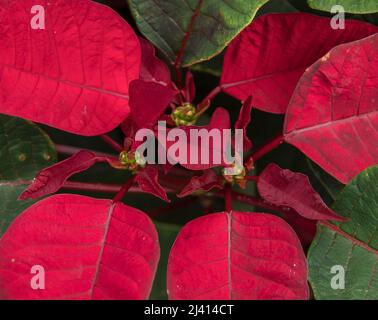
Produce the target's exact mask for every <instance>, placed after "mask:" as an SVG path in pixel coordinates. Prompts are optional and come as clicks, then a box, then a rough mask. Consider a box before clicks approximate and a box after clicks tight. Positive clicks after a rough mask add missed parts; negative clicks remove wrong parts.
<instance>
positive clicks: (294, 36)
mask: <svg viewBox="0 0 378 320" xmlns="http://www.w3.org/2000/svg"><path fill="white" fill-rule="evenodd" d="M376 32H378V28H377V27H375V26H373V25H370V24H367V23H363V22H359V21H353V20H348V21H346V25H345V29H344V30H342V29H341V30H340V29H337V30H334V29H332V28H331V26H330V19H328V18H323V17H317V16H314V15H309V14H303V13H290V14H270V15H265V16H262V17H259V18H258V19H256V20H255V21H254V22H252V24H251V25H250V26H249V27H248V28H246V29H245V30H244V31H243V32H242V33H241V34H240V35H239V36H238V37H237V38H236V39H235V40H234V41H233V42H232V43H231V45H230V46H229V47H228V49H227V52H226V56H225V60H224V65H223V71H222V79H221V85H222V87H223V89H224V90H225V91H226V92H227V93H229V94H231V95H233V96H234V97H236V98H238V99H240V100H245V99H246V98H247V97H248V96H249V95H253V104H254V107H256V108H258V109H260V110H263V111H267V112H272V113H285V111H286V108H287V105H288V103H289V100H290V97H291V95H292V93H293V91H294V89H295V86H296V84H297V82H298V80H299V79H300V77H301V76H302V74H303V72H304V71H305V69H306V68H307V67H309V66H310V65H312V64H313V63H314V62H315V61H316V60H318V59H319V58H321V57H322V56H323V55H324V54H326V53H327V52H328V51H329V50H330V49H332V48H333V47H335V46H337V45H339V44H342V43H346V42H351V41H354V40H358V39H362V38H364V37H367V36H369V35H371V34H374V33H376Z"/></svg>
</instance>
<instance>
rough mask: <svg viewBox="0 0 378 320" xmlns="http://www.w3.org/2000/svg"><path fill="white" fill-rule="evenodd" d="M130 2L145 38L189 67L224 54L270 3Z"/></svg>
mask: <svg viewBox="0 0 378 320" xmlns="http://www.w3.org/2000/svg"><path fill="white" fill-rule="evenodd" d="M128 1H129V5H130V9H131V12H132V14H133V16H134V18H135V20H136V22H137V25H138V27H139V29H140V31H141V32H142V33H143V34H144V36H145V37H146V38H148V39H149V40H150V41H151V42H152V43H153V44H155V46H156V47H158V48H159V49H160V50H161V51H162V52H163V53H164V54H165V55H166V57H167V58H168V60H169V61H170V62H171V63H172V64H174V63H175V62H176V64H177V65H178V64H179V63H181V64H182V65H183V66H189V65H192V64H194V63H197V62H201V61H204V60H209V59H210V58H212V57H213V56H215V55H217V54H218V53H220V52H221V51H222V50H223V49H224V48H225V47H226V46H227V44H228V43H229V42H230V41H231V40H232V39H233V38H234V37H235V36H236V35H237V34H238V33H239V32H240V31H241V30H242V29H243V28H244V27H246V26H247V25H248V24H250V23H251V21H252V19H253V17H254V16H255V14H256V12H257V10H258V9H259V8H260V7H261V6H262V5H263V4H264V3H266V2H267V1H268V0H128ZM177 57H178V58H177Z"/></svg>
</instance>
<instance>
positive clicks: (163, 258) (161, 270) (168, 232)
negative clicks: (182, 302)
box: [150, 222, 181, 300]
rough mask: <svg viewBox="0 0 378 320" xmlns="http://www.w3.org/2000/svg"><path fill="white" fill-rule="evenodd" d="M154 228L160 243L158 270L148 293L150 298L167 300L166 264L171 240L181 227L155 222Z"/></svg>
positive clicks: (172, 240)
mask: <svg viewBox="0 0 378 320" xmlns="http://www.w3.org/2000/svg"><path fill="white" fill-rule="evenodd" d="M155 226H156V229H157V231H158V234H159V243H160V250H161V252H160V260H159V266H158V270H157V272H156V276H155V281H154V285H153V288H152V292H151V295H150V299H152V300H167V299H168V295H167V265H168V258H169V253H170V251H171V247H172V245H173V242H174V241H175V239H176V237H177V234H178V233H179V231H180V229H181V227H180V226H178V225H174V224H168V223H162V222H155Z"/></svg>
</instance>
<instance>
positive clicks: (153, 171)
mask: <svg viewBox="0 0 378 320" xmlns="http://www.w3.org/2000/svg"><path fill="white" fill-rule="evenodd" d="M158 173H159V172H158V169H157V168H156V167H155V166H153V165H147V166H146V168H144V169H143V170H141V171H140V172H139V173H138V174H137V176H136V177H135V181H136V182H137V183H138V185H139V188H140V189H141V190H142V191H144V192H147V193H150V194H153V195H154V196H156V197H158V198H160V199H162V200H164V201H166V202H171V201H170V200H169V199H168V197H167V193H166V192H165V190H164V188H163V187H162V186H161V185H160V183H159V180H158V177H159V175H158Z"/></svg>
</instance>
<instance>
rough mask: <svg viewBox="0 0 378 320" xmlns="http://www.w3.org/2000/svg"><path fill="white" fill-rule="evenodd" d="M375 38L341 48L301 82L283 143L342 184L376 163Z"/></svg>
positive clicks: (377, 42)
mask: <svg viewBox="0 0 378 320" xmlns="http://www.w3.org/2000/svg"><path fill="white" fill-rule="evenodd" d="M377 56H378V34H376V35H373V36H370V37H368V38H366V39H363V40H360V41H356V42H353V43H350V44H346V45H341V46H339V47H337V48H335V49H333V50H332V51H331V52H330V53H329V54H327V55H326V56H324V57H323V58H322V59H320V60H319V61H318V62H317V63H315V64H314V65H313V66H311V67H310V68H309V69H308V70H307V71H306V73H305V74H304V75H303V77H302V79H301V80H300V82H299V84H298V87H297V89H296V90H295V93H294V95H293V98H292V100H291V102H290V105H289V108H288V112H287V116H286V119H285V128H284V134H285V141H286V142H288V143H290V144H292V145H294V146H296V147H297V148H299V149H300V150H301V151H302V152H303V153H305V154H306V155H307V156H308V157H309V158H311V159H312V160H313V161H315V162H316V163H317V164H318V165H320V166H321V167H322V168H323V169H324V170H326V171H327V172H328V173H329V174H331V175H332V176H334V177H335V178H336V179H338V180H340V181H341V182H343V183H347V182H348V181H350V180H351V179H352V178H353V177H354V176H355V175H356V174H358V173H359V172H360V171H362V170H363V169H365V168H367V167H369V166H371V165H374V164H376V163H378V148H377V141H378V104H377V101H378V90H377V88H378V78H377V74H378V59H377Z"/></svg>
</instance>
